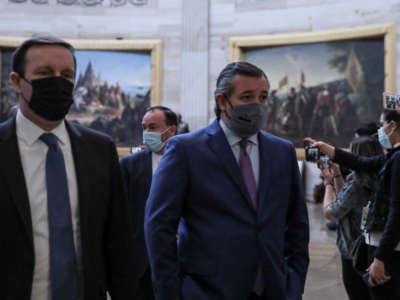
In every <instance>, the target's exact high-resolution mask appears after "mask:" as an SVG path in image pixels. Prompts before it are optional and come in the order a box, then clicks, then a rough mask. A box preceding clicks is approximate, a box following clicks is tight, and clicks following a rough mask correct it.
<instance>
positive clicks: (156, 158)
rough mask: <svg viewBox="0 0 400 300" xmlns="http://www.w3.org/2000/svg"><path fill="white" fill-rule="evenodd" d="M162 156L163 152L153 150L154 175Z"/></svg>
mask: <svg viewBox="0 0 400 300" xmlns="http://www.w3.org/2000/svg"><path fill="white" fill-rule="evenodd" d="M161 158H162V154H158V153H155V152H153V151H152V152H151V167H152V172H153V173H152V174H153V175H154V173H155V171H156V169H157V167H158V164H159V163H160V160H161Z"/></svg>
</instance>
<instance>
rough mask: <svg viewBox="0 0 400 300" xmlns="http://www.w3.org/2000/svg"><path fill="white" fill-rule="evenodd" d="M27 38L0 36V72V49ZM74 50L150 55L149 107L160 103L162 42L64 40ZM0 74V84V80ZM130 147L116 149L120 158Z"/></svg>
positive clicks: (142, 40) (151, 40)
mask: <svg viewBox="0 0 400 300" xmlns="http://www.w3.org/2000/svg"><path fill="white" fill-rule="evenodd" d="M26 39H27V38H22V37H6V36H0V71H1V70H2V65H1V63H2V59H1V56H2V49H13V48H16V47H18V46H19V45H20V44H21V43H22V42H23V41H24V40H26ZM65 40H66V41H67V42H69V43H70V44H71V45H73V46H74V48H75V49H76V50H105V51H121V52H124V51H126V52H142V53H143V52H144V53H149V54H150V55H151V90H150V99H151V105H159V104H160V103H161V84H162V82H161V76H162V74H161V64H162V41H161V40H158V39H148V40H147V39H65ZM1 74H2V73H1V72H0V82H1V80H2V78H1ZM130 151H131V148H130V147H118V154H119V155H120V156H123V155H127V154H129V153H130Z"/></svg>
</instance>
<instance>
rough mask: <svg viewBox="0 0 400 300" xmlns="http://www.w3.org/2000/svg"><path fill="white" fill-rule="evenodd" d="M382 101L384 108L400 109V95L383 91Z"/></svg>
mask: <svg viewBox="0 0 400 300" xmlns="http://www.w3.org/2000/svg"><path fill="white" fill-rule="evenodd" d="M382 96H383V97H382V103H383V108H384V109H389V110H400V95H396V94H391V93H386V92H385V93H383V94H382Z"/></svg>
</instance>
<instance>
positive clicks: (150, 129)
mask: <svg viewBox="0 0 400 300" xmlns="http://www.w3.org/2000/svg"><path fill="white" fill-rule="evenodd" d="M177 125H178V118H177V116H176V114H175V113H174V112H173V111H172V110H171V109H169V108H167V107H165V106H152V107H150V108H149V109H148V110H147V111H146V113H145V115H144V116H143V120H142V126H143V144H144V145H145V146H146V149H145V150H143V151H140V152H136V153H134V154H131V155H128V156H125V157H123V158H121V159H120V166H121V171H122V177H123V178H124V182H125V187H126V191H127V193H128V200H129V206H130V208H129V210H130V214H131V216H132V217H133V223H134V228H135V247H136V250H135V268H137V270H136V272H135V274H136V275H137V277H136V280H137V295H136V299H137V300H153V299H154V293H153V285H152V283H151V275H150V268H149V263H148V259H147V253H146V245H145V241H144V231H143V223H144V207H145V204H146V200H147V197H148V196H149V191H150V185H151V178H152V176H153V173H154V170H155V169H156V168H157V166H158V163H159V161H160V159H161V156H162V154H163V152H164V148H165V144H166V142H167V140H168V139H169V138H170V137H172V136H174V135H175V134H176V127H177Z"/></svg>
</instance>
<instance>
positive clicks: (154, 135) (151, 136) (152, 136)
mask: <svg viewBox="0 0 400 300" xmlns="http://www.w3.org/2000/svg"><path fill="white" fill-rule="evenodd" d="M170 128H171V127H168V128H167V129H166V130H165V131H164V132H148V131H143V144H144V145H145V146H146V147H147V148H148V149H149V150H150V151H152V152H159V151H160V150H161V149H162V148H163V147H164V146H165V142H163V141H162V140H161V137H162V135H163V134H164V133H165V132H167V131H168V129H170Z"/></svg>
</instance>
